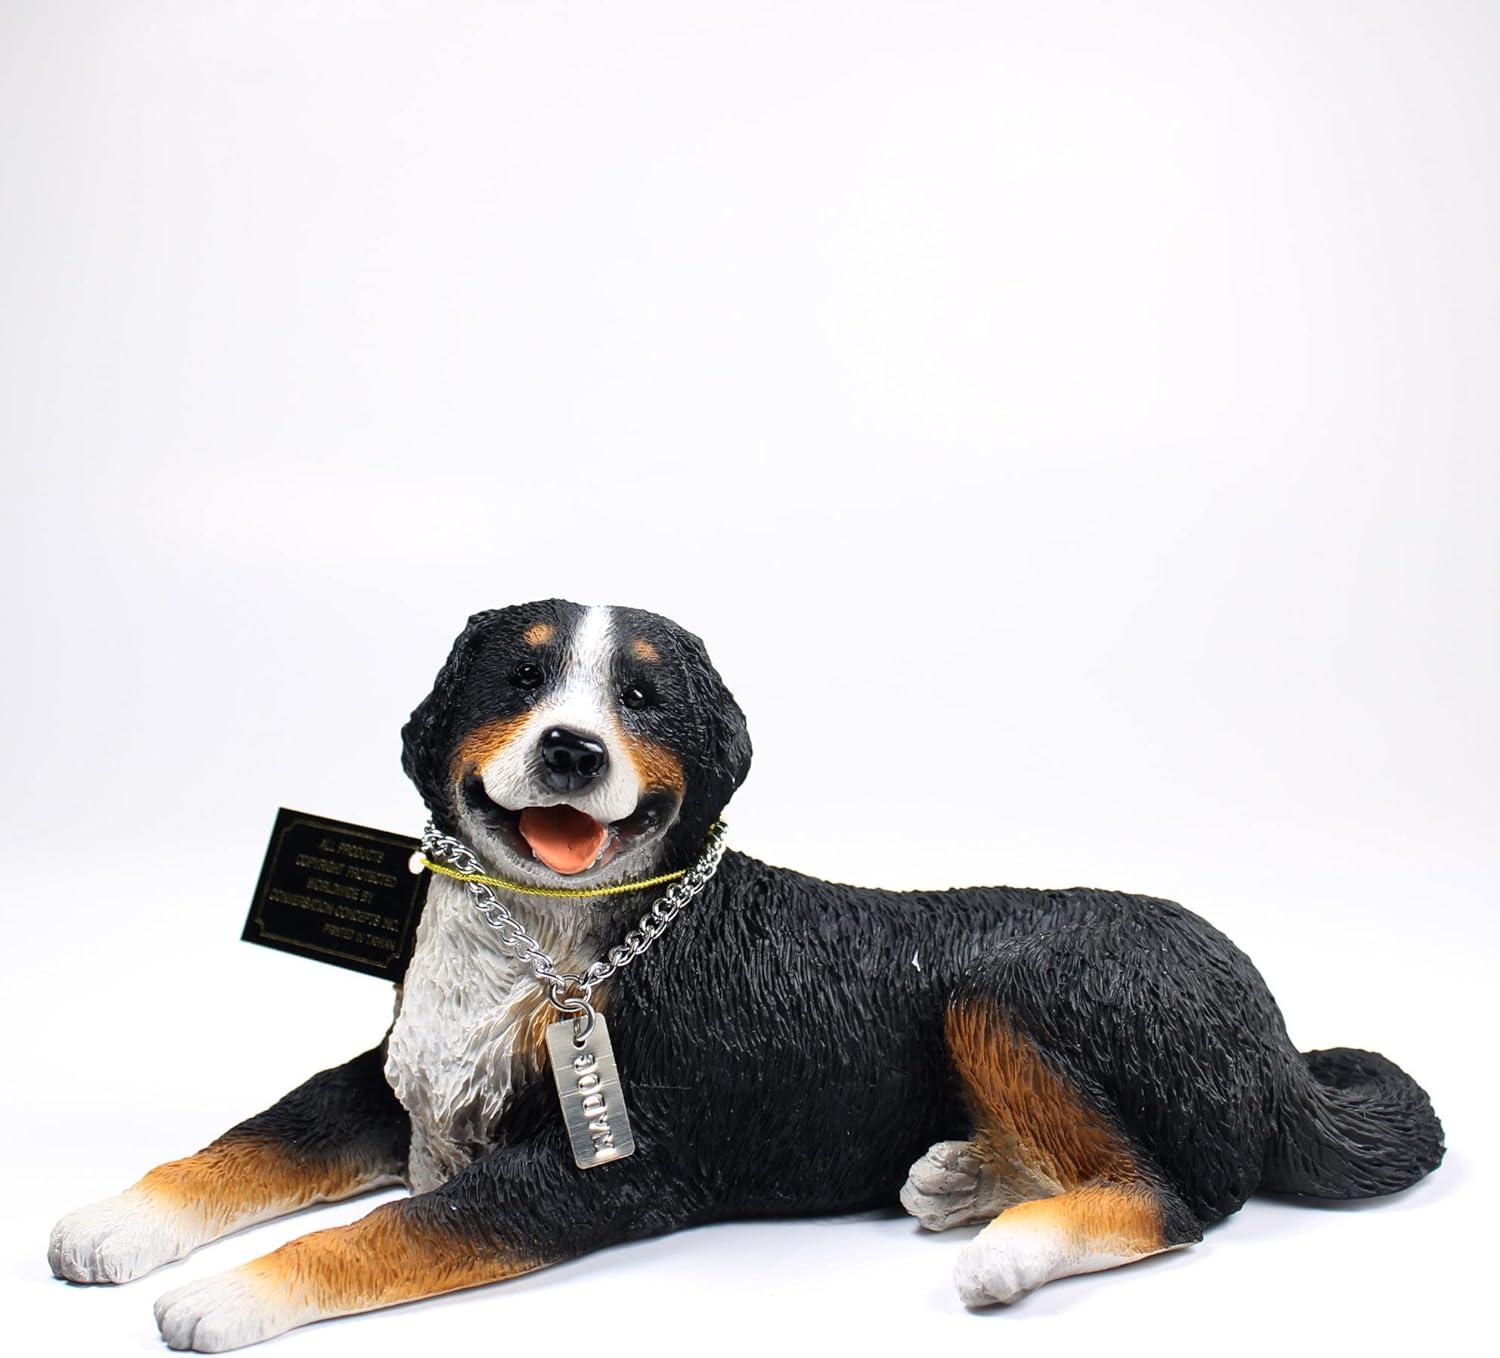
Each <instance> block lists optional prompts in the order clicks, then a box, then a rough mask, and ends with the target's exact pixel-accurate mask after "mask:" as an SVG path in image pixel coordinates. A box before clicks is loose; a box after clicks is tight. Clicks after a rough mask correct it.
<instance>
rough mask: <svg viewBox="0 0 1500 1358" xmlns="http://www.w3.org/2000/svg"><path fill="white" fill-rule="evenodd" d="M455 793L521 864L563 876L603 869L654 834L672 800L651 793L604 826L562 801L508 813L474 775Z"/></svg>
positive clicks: (663, 823) (666, 816)
mask: <svg viewBox="0 0 1500 1358" xmlns="http://www.w3.org/2000/svg"><path fill="white" fill-rule="evenodd" d="M460 791H461V793H462V796H463V800H464V805H465V806H467V807H468V809H469V810H470V811H472V812H473V813H474V815H475V816H476V817H477V818H478V820H479V821H481V822H482V823H483V824H484V825H485V826H486V827H487V828H488V829H490V830H493V831H494V832H495V833H496V834H497V835H498V836H499V837H500V839H501V840H502V842H503V843H504V844H505V846H506V847H507V848H508V849H509V850H510V851H511V852H512V853H513V854H515V855H516V857H518V858H519V859H521V861H522V862H527V861H535V862H538V863H540V864H542V866H543V867H546V868H550V869H551V870H552V871H553V872H555V873H558V874H560V875H561V876H564V877H572V876H575V875H577V874H578V873H580V872H587V871H588V870H589V869H590V868H599V867H603V866H604V865H605V864H606V863H609V862H610V861H611V860H613V859H615V858H617V857H619V855H620V854H621V853H623V852H625V851H626V850H627V849H631V848H634V847H636V846H637V845H639V844H641V843H642V842H644V841H645V840H647V839H651V838H654V837H655V835H656V834H657V832H659V831H660V830H662V829H663V828H665V826H666V824H667V822H668V821H669V819H670V816H671V812H672V810H673V808H674V805H675V802H676V799H675V798H674V797H673V796H672V795H671V794H670V793H666V792H650V793H647V794H646V795H645V796H644V797H642V798H641V800H640V802H639V803H637V805H636V808H635V810H634V811H632V812H631V813H630V814H629V815H628V816H626V817H625V818H624V819H623V820H616V821H610V822H608V823H607V824H605V823H603V822H601V821H597V820H595V819H594V818H593V817H592V816H591V815H589V814H588V813H587V812H586V811H580V810H578V808H577V807H574V806H569V805H568V804H567V803H566V802H558V803H556V804H555V805H553V806H527V807H523V808H521V809H520V810H517V811H512V810H511V809H510V808H509V807H504V806H501V805H500V803H499V802H497V801H495V800H494V799H493V798H491V797H490V795H489V793H488V792H486V791H485V788H484V782H483V780H481V779H480V777H479V775H478V774H477V773H471V774H469V775H468V776H467V777H466V778H465V779H464V780H463V782H462V784H461V786H460Z"/></svg>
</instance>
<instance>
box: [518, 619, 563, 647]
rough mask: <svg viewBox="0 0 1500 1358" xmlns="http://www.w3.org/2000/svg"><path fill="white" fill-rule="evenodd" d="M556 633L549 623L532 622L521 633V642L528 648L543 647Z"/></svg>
mask: <svg viewBox="0 0 1500 1358" xmlns="http://www.w3.org/2000/svg"><path fill="white" fill-rule="evenodd" d="M556 633H557V629H556V628H555V627H553V625H552V624H551V623H550V622H534V623H532V624H531V626H530V627H528V628H527V629H526V630H525V631H524V632H522V633H521V640H522V641H524V642H525V643H526V644H527V645H528V646H545V645H546V644H547V643H548V642H549V641H551V640H552V638H553V637H554V636H555V635H556Z"/></svg>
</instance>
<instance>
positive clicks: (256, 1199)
mask: <svg viewBox="0 0 1500 1358" xmlns="http://www.w3.org/2000/svg"><path fill="white" fill-rule="evenodd" d="M393 1180H394V1176H393V1174H392V1167H391V1166H388V1165H377V1164H375V1163H374V1162H373V1161H371V1160H369V1159H365V1158H361V1157H359V1156H358V1155H352V1154H351V1155H343V1156H333V1157H327V1156H311V1155H302V1154H299V1153H298V1152H297V1151H295V1150H293V1149H290V1148H288V1147H287V1146H285V1145H284V1144H282V1143H280V1142H278V1141H275V1140H272V1139H270V1138H262V1137H257V1136H251V1135H246V1134H244V1133H237V1132H229V1133H227V1134H226V1135H224V1136H221V1137H220V1138H219V1139H218V1140H217V1141H215V1142H214V1143H213V1144H212V1145H210V1146H208V1147H206V1148H205V1149H204V1150H201V1151H199V1152H198V1153H197V1154H196V1155H190V1156H188V1157H187V1158H186V1159H184V1160H171V1161H169V1162H168V1163H167V1164H164V1165H158V1166H157V1167H156V1168H155V1169H153V1170H151V1171H150V1172H149V1173H147V1174H146V1175H145V1177H144V1178H142V1179H141V1180H140V1182H139V1183H137V1184H136V1185H135V1190H134V1191H136V1192H140V1193H143V1194H144V1195H145V1196H146V1197H148V1198H149V1199H150V1200H151V1201H152V1202H153V1203H155V1204H158V1205H160V1206H162V1207H164V1208H168V1209H171V1210H176V1211H180V1212H184V1213H189V1214H192V1215H194V1216H196V1217H197V1218H199V1219H200V1221H201V1223H202V1226H203V1229H204V1230H205V1231H206V1232H207V1233H208V1238H210V1239H211V1238H212V1237H213V1236H216V1235H220V1234H222V1233H223V1232H225V1231H227V1230H230V1229H232V1228H234V1227H235V1226H236V1225H244V1224H248V1223H249V1222H251V1221H256V1220H260V1219H262V1218H264V1217H265V1216H267V1215H277V1214H280V1213H282V1212H291V1211H295V1210H296V1209H297V1208H299V1207H305V1206H306V1205H307V1204H308V1203H312V1202H329V1201H333V1200H336V1199H338V1198H346V1197H348V1196H350V1195H351V1194H353V1193H357V1192H359V1191H360V1190H361V1189H362V1188H366V1187H370V1186H372V1185H374V1184H377V1183H380V1182H383V1181H393Z"/></svg>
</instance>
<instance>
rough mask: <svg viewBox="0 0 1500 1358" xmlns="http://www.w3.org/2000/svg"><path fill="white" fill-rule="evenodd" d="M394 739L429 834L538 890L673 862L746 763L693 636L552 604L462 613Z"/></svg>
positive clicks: (728, 699) (637, 616) (701, 834)
mask: <svg viewBox="0 0 1500 1358" xmlns="http://www.w3.org/2000/svg"><path fill="white" fill-rule="evenodd" d="M401 738H402V760H401V764H402V767H403V768H404V769H405V770H406V773H407V775H408V776H409V777H410V778H411V779H412V781H413V782H414V783H416V785H417V788H418V790H419V791H420V792H421V794H422V799H423V800H424V801H425V802H426V803H427V807H428V810H429V811H431V813H432V816H433V819H434V821H435V822H436V823H437V825H438V827H439V828H440V829H442V830H444V831H446V832H448V833H449V834H455V835H457V836H459V837H460V838H462V839H464V840H466V841H467V842H468V843H469V844H471V845H472V846H473V847H474V849H475V850H476V851H477V852H478V853H479V854H480V855H481V857H483V858H484V859H485V860H486V861H487V862H489V863H490V864H491V865H493V866H494V868H495V869H496V870H497V871H498V872H499V873H500V874H501V875H502V876H511V877H515V878H516V879H518V880H525V881H531V882H534V883H540V884H543V885H577V886H582V885H589V884H593V883H600V882H608V881H616V880H625V879H628V878H631V877H638V876H645V875H649V874H650V873H651V872H652V871H656V870H660V869H662V868H664V867H682V866H685V865H686V864H687V863H690V862H691V861H692V860H693V859H694V858H696V857H697V856H698V854H699V852H700V851H701V850H702V847H703V842H704V839H705V837H706V836H707V834H708V830H709V827H710V826H711V825H712V824H713V823H714V821H715V820H716V819H717V818H718V815H719V812H720V811H721V810H722V809H723V807H724V804H725V803H726V802H727V801H728V800H729V798H730V796H731V795H732V794H733V792H734V790H735V788H737V787H738V786H739V785H740V783H741V782H743V781H744V778H745V774H746V773H747V772H748V771H749V768H750V736H749V733H748V732H747V730H746V728H745V716H744V713H742V712H741V711H740V709H739V706H738V704H736V702H735V701H734V697H733V695H732V694H731V693H730V692H729V690H728V689H727V688H725V686H724V682H723V680H721V679H720V678H719V675H718V672H717V671H716V670H715V669H714V667H713V665H712V663H710V661H709V658H708V652H707V651H705V650H704V648H703V643H702V642H701V641H700V640H699V639H698V638H697V637H695V636H694V635H693V634H692V633H691V632H688V631H685V630H684V629H683V628H681V627H679V626H678V625H677V624H676V623H674V622H671V621H669V620H668V619H666V618H663V617H659V616H657V615H656V614H655V613H647V612H643V611H642V610H640V609H634V608H597V607H595V608H586V607H582V606H580V605H578V604H573V603H568V602H566V601H565V600H562V599H548V600H544V601H542V602H540V603H534V604H520V605H516V606H515V607H511V608H497V609H491V610H489V611H487V612H484V613H476V614H475V615H474V616H473V617H472V618H470V619H469V623H468V626H467V627H465V628H464V630H463V633H462V634H461V635H460V636H459V638H458V640H457V641H456V642H455V643H454V645H453V650H452V652H451V653H450V654H449V656H448V660H447V663H446V664H444V666H443V668H442V669H441V670H440V671H439V672H438V677H437V681H436V683H435V684H434V685H433V689H432V692H431V694H429V695H428V697H427V698H426V699H425V700H424V701H423V702H422V704H421V705H420V706H419V707H418V708H417V710H416V711H415V712H413V713H412V715H411V720H410V721H408V722H407V724H406V726H405V727H404V729H403V730H402V733H401Z"/></svg>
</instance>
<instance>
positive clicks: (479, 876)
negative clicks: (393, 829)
mask: <svg viewBox="0 0 1500 1358" xmlns="http://www.w3.org/2000/svg"><path fill="white" fill-rule="evenodd" d="M713 828H714V829H715V830H717V829H718V828H719V827H718V826H717V825H715V826H714V827H713ZM709 833H710V834H712V833H713V831H712V830H710V831H709ZM422 866H423V867H424V868H426V869H427V871H428V872H435V873H437V874H438V875H439V876H440V877H451V878H453V880H454V881H455V882H478V883H479V884H480V885H481V886H497V887H500V888H502V889H503V890H505V891H517V892H519V893H520V894H521V895H523V896H552V897H557V898H561V899H564V900H580V899H582V898H583V897H585V896H622V895H624V894H625V893H626V892H627V891H645V890H646V889H647V888H648V887H653V886H665V885H666V884H667V883H668V882H675V881H676V880H677V879H678V878H679V877H686V876H687V869H686V868H679V869H678V870H677V871H676V872H664V873H662V875H661V876H660V877H647V878H646V879H645V880H644V881H640V882H616V883H615V884H614V885H613V886H527V885H526V884H525V883H524V882H512V881H510V880H509V879H508V878H505V877H486V876H485V875H484V873H482V872H460V871H459V870H458V869H457V868H450V867H449V866H448V865H447V864H446V863H434V862H433V861H432V859H430V858H428V857H427V856H426V855H425V854H424V855H423V856H422Z"/></svg>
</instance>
